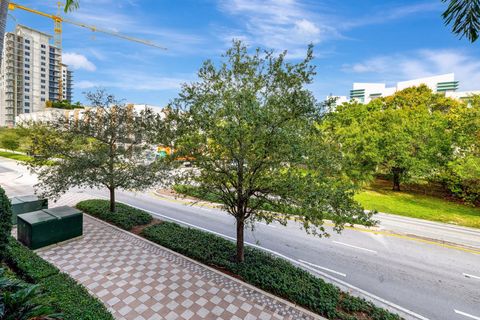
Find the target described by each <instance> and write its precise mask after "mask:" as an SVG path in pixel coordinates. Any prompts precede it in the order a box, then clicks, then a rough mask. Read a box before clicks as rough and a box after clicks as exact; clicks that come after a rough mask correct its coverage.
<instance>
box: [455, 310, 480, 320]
mask: <svg viewBox="0 0 480 320" xmlns="http://www.w3.org/2000/svg"><path fill="white" fill-rule="evenodd" d="M453 311H455V313H458V314H460V315H462V316H465V317H467V318H470V319H475V320H480V317H476V316H472V315H471V314H468V313H466V312H463V311H459V310H456V309H453Z"/></svg>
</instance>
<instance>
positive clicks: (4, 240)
mask: <svg viewBox="0 0 480 320" xmlns="http://www.w3.org/2000/svg"><path fill="white" fill-rule="evenodd" d="M11 232H12V207H11V203H10V200H9V199H8V197H7V195H6V193H5V190H3V188H2V187H0V262H1V261H3V259H5V251H6V250H7V246H8V242H9V240H8V239H9V237H10V233H11Z"/></svg>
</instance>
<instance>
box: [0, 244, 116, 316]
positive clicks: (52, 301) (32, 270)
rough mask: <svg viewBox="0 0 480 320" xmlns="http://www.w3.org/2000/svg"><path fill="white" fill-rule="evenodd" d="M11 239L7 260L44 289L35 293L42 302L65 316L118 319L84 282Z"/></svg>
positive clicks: (12, 267)
mask: <svg viewBox="0 0 480 320" xmlns="http://www.w3.org/2000/svg"><path fill="white" fill-rule="evenodd" d="M9 240H10V241H9V244H8V247H7V250H6V254H5V256H6V257H5V263H6V264H7V265H8V266H9V267H10V268H11V269H12V270H13V271H14V272H15V274H16V275H17V276H18V277H20V278H21V279H23V280H24V281H26V282H29V283H33V284H34V285H35V288H37V287H38V288H39V290H41V292H42V293H43V294H42V295H38V296H36V297H35V299H36V301H37V300H38V301H37V302H38V303H40V304H41V305H48V306H51V307H52V308H53V309H54V310H55V311H56V312H59V313H61V314H62V317H61V318H62V319H65V320H113V319H114V318H113V316H112V315H111V314H110V312H108V310H107V309H106V307H105V306H104V305H103V304H102V303H101V302H100V301H99V300H98V299H97V298H95V297H93V296H91V295H90V294H89V293H88V291H87V290H86V289H85V288H84V287H83V286H82V285H80V284H78V283H77V282H76V281H75V280H73V279H72V278H71V277H70V276H68V275H67V274H64V273H61V272H60V271H59V270H58V269H57V268H56V267H54V266H53V265H52V264H50V263H49V262H47V261H45V260H43V259H42V258H40V257H39V256H38V255H37V254H36V253H34V252H33V251H31V250H30V249H28V248H27V247H25V246H23V245H22V244H20V243H19V242H17V240H15V239H14V238H10V239H9ZM0 318H1V317H0ZM29 319H30V318H29Z"/></svg>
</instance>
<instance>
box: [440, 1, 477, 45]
mask: <svg viewBox="0 0 480 320" xmlns="http://www.w3.org/2000/svg"><path fill="white" fill-rule="evenodd" d="M447 1H450V3H449V5H448V8H447V10H445V12H444V13H443V15H442V16H443V19H444V20H445V24H446V25H448V24H450V23H452V22H453V27H452V32H453V33H455V34H456V35H458V36H459V37H460V38H462V37H464V36H465V37H466V38H467V39H468V40H469V41H470V42H472V43H473V42H475V41H476V40H477V39H478V34H479V32H480V0H442V2H447Z"/></svg>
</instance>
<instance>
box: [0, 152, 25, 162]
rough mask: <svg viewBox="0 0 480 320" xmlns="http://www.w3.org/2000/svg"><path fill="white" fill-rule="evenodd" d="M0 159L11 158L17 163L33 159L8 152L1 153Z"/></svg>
mask: <svg viewBox="0 0 480 320" xmlns="http://www.w3.org/2000/svg"><path fill="white" fill-rule="evenodd" d="M0 157H4V158H9V159H13V160H17V161H22V162H28V161H30V160H31V159H32V157H30V156H27V155H24V154H20V153H14V152H8V151H0Z"/></svg>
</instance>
